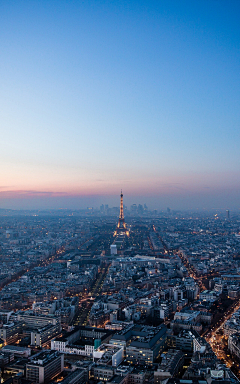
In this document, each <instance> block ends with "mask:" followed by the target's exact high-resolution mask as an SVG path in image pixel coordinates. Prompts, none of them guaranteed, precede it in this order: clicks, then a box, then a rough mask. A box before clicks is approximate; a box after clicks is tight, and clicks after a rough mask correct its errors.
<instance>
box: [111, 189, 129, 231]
mask: <svg viewBox="0 0 240 384" xmlns="http://www.w3.org/2000/svg"><path fill="white" fill-rule="evenodd" d="M120 198H121V200H120V214H119V218H118V223H117V229H116V231H115V232H114V236H116V235H119V234H126V235H127V236H129V231H128V229H127V225H126V223H125V220H124V213H123V193H122V190H121V195H120Z"/></svg>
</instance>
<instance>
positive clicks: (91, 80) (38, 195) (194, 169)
mask: <svg viewBox="0 0 240 384" xmlns="http://www.w3.org/2000/svg"><path fill="white" fill-rule="evenodd" d="M239 14H240V3H239V1H231V2H228V1H221V0H218V1H217V0H216V1H203V0H202V1H194V2H193V1H171V0H168V1H128V2H126V1H57V0H56V1H51V0H50V1H43V0H41V1H35V0H31V1H21V0H20V1H11V0H10V1H2V2H0V42H1V60H0V102H1V107H2V108H1V111H0V124H1V141H0V143H1V150H0V165H1V166H0V176H1V185H0V207H1V206H2V207H8V208H11V207H14V208H16V207H17V208H26V207H36V208H38V207H60V206H61V207H64V206H66V207H72V208H78V207H79V208H81V207H83V206H85V204H86V202H87V203H88V205H89V204H90V205H91V203H92V205H97V204H98V203H99V202H101V201H103V202H107V201H112V202H113V203H114V202H115V201H116V204H118V199H119V190H120V189H121V188H123V190H124V191H125V196H126V199H128V202H129V203H132V202H133V201H136V202H143V200H144V199H145V200H146V201H147V202H148V204H149V205H150V206H152V207H156V208H159V209H162V208H165V207H166V206H169V205H170V206H171V207H172V208H173V209H174V208H175V209H178V208H182V209H185V208H191V209H192V208H213V207H215V205H216V203H217V205H218V207H222V208H225V207H226V208H228V207H229V208H232V209H235V208H238V206H239V187H240V185H239V184H240V177H239V176H240V169H239V165H240V161H239V160H240V155H239V143H240V129H239V128H240V127H239V122H240V108H239V105H240V70H239V68H240V66H239V64H240V51H239V41H240V27H239ZM140 200H141V201H140ZM126 203H127V201H126Z"/></svg>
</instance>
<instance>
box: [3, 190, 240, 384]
mask: <svg viewBox="0 0 240 384" xmlns="http://www.w3.org/2000/svg"><path fill="white" fill-rule="evenodd" d="M116 210H117V207H109V206H108V205H103V204H102V205H101V206H100V207H99V208H98V209H86V210H85V211H77V210H75V211H70V210H64V211H59V212H57V211H52V212H51V211H49V212H47V211H40V210H39V211H33V212H32V211H28V212H26V211H11V210H4V209H2V211H1V215H0V246H1V265H2V268H1V275H0V284H1V291H0V318H1V324H0V342H1V350H0V363H1V381H2V382H4V383H10V382H14V383H15V382H16V383H25V382H26V383H45V382H52V383H60V382H61V383H99V382H103V383H132V384H135V383H136V384H139V383H169V384H173V383H179V384H181V383H185V382H186V380H187V382H188V383H196V382H197V383H201V384H202V383H206V384H207V383H210V384H211V383H214V384H215V383H216V382H219V381H223V382H224V383H233V382H235V383H237V382H239V378H240V369H239V359H240V216H239V213H236V212H230V211H229V210H226V211H222V212H219V213H214V212H205V211H202V212H198V213H193V212H181V211H178V212H175V211H172V210H171V209H170V208H167V209H166V210H165V211H157V210H153V211H151V210H149V209H148V207H147V205H146V204H138V205H137V204H133V205H131V206H130V207H129V208H128V207H127V206H126V205H125V204H124V196H123V192H122V191H121V194H120V199H119V208H118V216H117V215H116Z"/></svg>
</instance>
